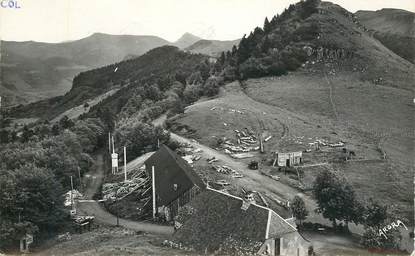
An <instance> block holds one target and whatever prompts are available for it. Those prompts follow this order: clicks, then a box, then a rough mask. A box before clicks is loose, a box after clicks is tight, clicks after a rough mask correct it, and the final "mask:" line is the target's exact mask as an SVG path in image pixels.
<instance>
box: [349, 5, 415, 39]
mask: <svg viewBox="0 0 415 256" xmlns="http://www.w3.org/2000/svg"><path fill="white" fill-rule="evenodd" d="M355 14H356V16H357V18H358V19H359V21H360V22H361V23H362V24H363V25H365V27H366V28H368V29H372V30H375V31H379V32H382V33H392V34H398V35H401V36H410V37H415V26H414V20H415V13H413V12H409V11H405V10H400V9H390V8H385V9H381V10H378V11H357V12H356V13H355Z"/></svg>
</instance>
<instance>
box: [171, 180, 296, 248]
mask: <svg viewBox="0 0 415 256" xmlns="http://www.w3.org/2000/svg"><path fill="white" fill-rule="evenodd" d="M242 204H243V199H242V198H239V197H235V196H232V195H229V194H226V193H223V192H220V191H217V190H214V189H211V188H208V189H206V190H205V191H204V192H203V193H201V194H199V195H198V196H197V197H196V198H195V199H193V200H192V201H191V202H190V203H189V204H188V205H187V207H188V210H187V211H186V213H184V212H183V213H179V215H178V217H177V221H178V222H180V223H181V224H183V226H182V227H181V228H179V229H178V230H177V231H176V233H175V234H174V240H175V241H176V242H180V243H182V244H184V245H187V246H190V247H193V248H194V249H197V250H202V251H203V250H205V249H207V250H208V251H215V250H218V249H219V248H222V249H223V250H226V248H228V247H229V245H233V246H235V245H236V246H237V247H238V248H245V249H246V250H248V251H250V252H253V253H254V252H257V251H258V249H259V247H260V246H261V245H262V243H263V242H264V241H265V240H266V239H268V238H278V237H281V236H283V235H284V234H287V233H291V232H295V231H296V229H295V228H294V227H293V226H292V225H291V224H289V223H288V222H287V221H285V220H284V219H283V218H281V217H280V216H279V215H278V214H276V213H275V212H274V211H272V210H271V209H269V208H266V207H263V206H259V205H256V204H252V203H251V204H250V205H249V207H248V208H247V209H246V210H243V209H241V207H242ZM189 208H190V212H192V214H189ZM269 221H270V222H269ZM268 223H270V225H269V226H268Z"/></svg>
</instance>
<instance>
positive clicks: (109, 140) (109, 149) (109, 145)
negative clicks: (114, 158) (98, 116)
mask: <svg viewBox="0 0 415 256" xmlns="http://www.w3.org/2000/svg"><path fill="white" fill-rule="evenodd" d="M108 153H110V155H111V132H109V133H108Z"/></svg>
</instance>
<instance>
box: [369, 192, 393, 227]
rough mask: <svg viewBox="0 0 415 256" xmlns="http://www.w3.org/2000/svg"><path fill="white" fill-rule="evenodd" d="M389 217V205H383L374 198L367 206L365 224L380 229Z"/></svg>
mask: <svg viewBox="0 0 415 256" xmlns="http://www.w3.org/2000/svg"><path fill="white" fill-rule="evenodd" d="M387 218H388V207H387V206H382V205H380V204H379V203H378V202H376V201H374V200H373V199H372V198H371V199H369V203H368V205H367V206H366V214H365V218H364V224H365V225H367V226H370V227H374V228H377V229H379V228H380V227H381V226H382V225H383V224H384V223H385V221H386V219H387Z"/></svg>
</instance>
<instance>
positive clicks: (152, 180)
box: [151, 165, 156, 220]
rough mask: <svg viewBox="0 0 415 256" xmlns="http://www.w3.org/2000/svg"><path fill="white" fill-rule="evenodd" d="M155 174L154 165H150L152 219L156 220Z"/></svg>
mask: <svg viewBox="0 0 415 256" xmlns="http://www.w3.org/2000/svg"><path fill="white" fill-rule="evenodd" d="M155 178H156V175H155V172H154V165H153V166H151V183H152V191H153V220H156V180H155Z"/></svg>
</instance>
